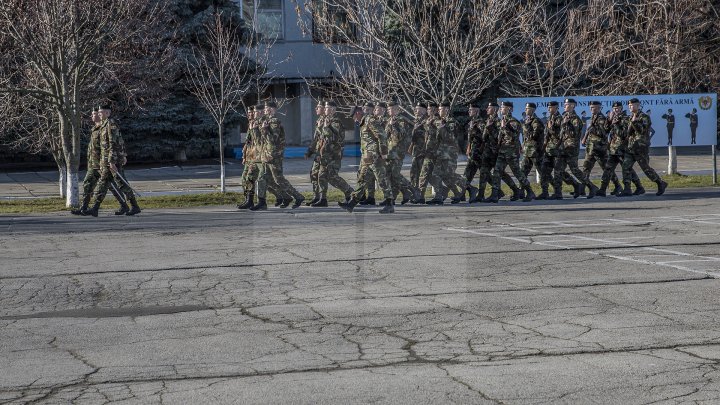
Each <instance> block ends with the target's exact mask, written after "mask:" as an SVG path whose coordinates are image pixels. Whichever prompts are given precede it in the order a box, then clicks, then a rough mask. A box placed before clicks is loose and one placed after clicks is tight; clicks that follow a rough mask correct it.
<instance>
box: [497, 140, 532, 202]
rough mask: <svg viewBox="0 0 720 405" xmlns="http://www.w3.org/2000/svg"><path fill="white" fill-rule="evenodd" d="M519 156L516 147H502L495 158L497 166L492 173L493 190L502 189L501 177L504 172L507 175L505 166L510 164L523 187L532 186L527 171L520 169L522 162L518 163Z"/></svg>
mask: <svg viewBox="0 0 720 405" xmlns="http://www.w3.org/2000/svg"><path fill="white" fill-rule="evenodd" d="M519 158H520V156H518V153H517V151H516V150H515V149H514V148H501V149H500V150H499V151H498V155H497V159H496V160H495V168H494V170H493V173H492V188H493V191H498V190H500V178H501V177H502V174H505V175H507V173H505V168H506V167H508V166H509V167H510V170H511V171H512V173H513V174H514V175H515V178H516V179H517V180H518V182H519V183H520V185H521V186H522V187H524V188H527V187H530V182H528V179H527V176H525V173H524V172H523V171H522V170H521V169H520V164H519V163H518V160H519Z"/></svg>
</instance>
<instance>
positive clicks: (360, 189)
mask: <svg viewBox="0 0 720 405" xmlns="http://www.w3.org/2000/svg"><path fill="white" fill-rule="evenodd" d="M370 182H373V183H374V182H377V184H378V185H379V186H380V189H381V190H382V192H383V198H384V199H386V200H387V199H392V188H390V183H389V182H388V179H387V167H386V166H385V161H384V160H383V159H380V158H379V157H378V158H375V159H374V160H372V162H363V164H361V165H360V171H359V172H358V183H357V187H356V188H355V191H353V193H352V198H353V199H354V200H356V201H359V200H361V199H362V198H363V197H366V196H367V197H368V198H370V197H373V198H374V197H375V189H374V187H373V189H372V192H371V190H370V188H369V185H370V184H369V183H370Z"/></svg>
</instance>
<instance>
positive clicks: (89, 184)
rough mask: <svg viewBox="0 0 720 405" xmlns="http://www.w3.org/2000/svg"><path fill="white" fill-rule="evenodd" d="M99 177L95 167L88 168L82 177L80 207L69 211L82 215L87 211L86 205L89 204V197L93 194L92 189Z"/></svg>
mask: <svg viewBox="0 0 720 405" xmlns="http://www.w3.org/2000/svg"><path fill="white" fill-rule="evenodd" d="M99 179H100V172H99V171H98V170H96V169H90V168H88V171H87V173H86V174H85V179H83V200H82V203H81V204H80V207H78V208H76V209H73V210H71V211H70V213H72V214H73V215H82V214H83V213H85V212H87V209H88V205H89V204H90V199H91V198H92V196H93V190H94V189H95V186H96V185H97V182H98V180H99Z"/></svg>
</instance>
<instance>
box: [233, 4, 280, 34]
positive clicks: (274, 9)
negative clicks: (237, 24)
mask: <svg viewBox="0 0 720 405" xmlns="http://www.w3.org/2000/svg"><path fill="white" fill-rule="evenodd" d="M240 12H241V13H242V16H243V18H244V19H245V21H248V22H252V23H253V24H252V25H253V28H254V29H255V32H257V33H258V34H260V35H262V36H263V37H264V38H268V39H283V37H284V33H285V29H284V28H285V20H284V15H283V0H242V1H241V2H240Z"/></svg>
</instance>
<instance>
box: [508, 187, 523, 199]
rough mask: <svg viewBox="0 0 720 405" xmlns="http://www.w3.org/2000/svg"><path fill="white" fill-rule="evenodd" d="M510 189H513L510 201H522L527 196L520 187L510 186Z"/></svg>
mask: <svg viewBox="0 0 720 405" xmlns="http://www.w3.org/2000/svg"><path fill="white" fill-rule="evenodd" d="M510 188H511V189H512V195H511V196H510V201H517V200H520V199H522V198H523V197H524V196H525V194H524V193H523V192H522V190H520V188H519V187H517V186H515V185H512V186H510Z"/></svg>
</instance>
